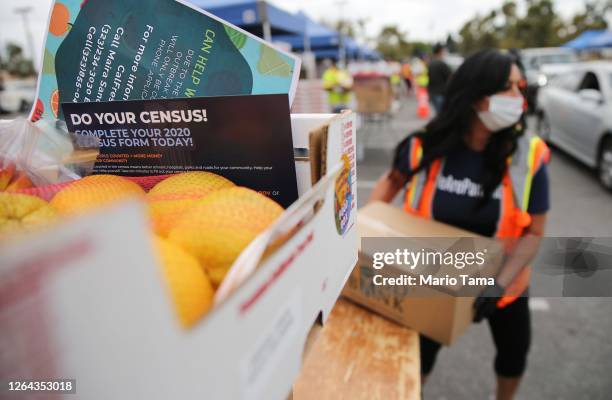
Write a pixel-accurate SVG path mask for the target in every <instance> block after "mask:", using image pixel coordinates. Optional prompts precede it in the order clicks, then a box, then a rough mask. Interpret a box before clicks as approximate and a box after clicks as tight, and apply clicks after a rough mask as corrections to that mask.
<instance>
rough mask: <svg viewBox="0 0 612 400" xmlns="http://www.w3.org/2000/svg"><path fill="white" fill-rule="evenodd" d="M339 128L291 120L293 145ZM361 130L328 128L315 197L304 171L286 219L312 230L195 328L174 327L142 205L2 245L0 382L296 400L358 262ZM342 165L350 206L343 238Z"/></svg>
mask: <svg viewBox="0 0 612 400" xmlns="http://www.w3.org/2000/svg"><path fill="white" fill-rule="evenodd" d="M329 118H330V116H329V115H294V116H292V121H293V135H294V142H295V143H296V146H300V147H307V146H308V140H307V139H306V138H307V137H308V132H309V131H310V130H311V129H313V128H316V127H317V126H319V125H322V124H323V123H325V122H326V121H327V120H329ZM354 126H355V121H354V116H353V115H351V114H345V115H342V116H340V117H336V118H334V119H333V120H332V121H331V123H330V127H329V130H328V143H327V149H328V155H327V163H328V166H327V171H329V173H328V174H327V175H326V176H325V177H323V179H322V180H321V181H319V183H318V184H317V185H316V186H315V187H313V188H310V184H309V183H308V182H309V181H310V174H309V173H308V174H307V173H306V172H305V170H304V168H303V165H300V166H299V167H298V180H299V183H300V184H299V186H300V199H299V200H298V201H297V202H296V204H294V206H292V207H291V208H290V209H289V210H288V211H287V212H286V214H293V215H294V216H299V217H300V218H306V219H303V220H302V226H301V227H300V229H299V230H298V231H297V233H295V234H294V236H293V237H291V239H289V240H288V241H287V242H286V243H284V244H283V245H282V247H280V248H279V249H278V250H277V251H276V252H275V253H273V254H272V255H271V256H269V257H268V258H267V259H265V261H264V262H263V263H261V265H260V266H259V267H258V269H257V270H256V271H255V272H254V273H253V274H252V275H250V276H249V277H248V278H247V279H246V281H244V282H243V283H242V285H241V286H239V287H238V289H237V290H236V291H234V292H233V293H231V294H230V295H229V297H228V298H227V299H225V300H224V301H223V302H221V303H220V304H219V305H218V306H217V307H215V309H214V310H212V311H211V312H210V313H209V314H208V315H207V316H206V318H205V319H204V320H202V321H201V322H200V323H199V324H197V325H196V326H195V327H194V328H193V329H190V330H183V329H182V328H181V327H180V325H179V324H178V323H177V321H176V317H175V314H174V311H173V308H172V304H171V303H170V302H171V299H170V297H169V296H168V295H167V293H166V290H167V289H166V287H165V284H164V282H163V281H162V278H161V274H160V272H159V267H158V266H157V265H156V261H155V258H154V253H153V249H152V244H151V242H150V240H149V238H148V234H149V229H148V227H147V220H146V215H145V214H146V213H145V210H144V208H143V206H142V205H141V204H137V203H126V204H123V205H121V206H117V207H114V208H112V209H107V210H103V211H101V212H100V213H98V214H95V215H90V216H87V217H82V218H78V219H75V220H72V221H68V222H65V223H62V224H61V225H59V226H56V227H54V228H53V230H52V231H49V232H40V233H37V234H32V235H29V236H27V238H22V239H19V238H16V239H15V240H11V241H9V242H4V243H2V244H0V325H1V326H2V334H1V335H0V363H1V364H0V381H2V380H3V379H27V378H31V379H35V378H49V377H55V378H72V379H76V395H67V396H66V398H70V399H73V398H74V399H87V400H92V399H100V400H107V399H128V398H129V399H150V400H155V399H160V400H162V399H163V400H167V399H181V400H189V399H206V400H209V399H220V400H230V399H265V400H274V399H279V400H280V399H285V398H287V396H288V394H289V393H290V390H291V385H292V382H293V380H294V379H295V377H296V376H297V374H298V373H299V370H300V368H301V361H302V351H303V346H304V342H305V339H306V336H307V334H308V332H309V330H310V328H311V326H312V325H313V323H315V322H316V321H317V319H319V318H320V320H321V321H325V319H326V318H327V316H328V314H329V313H330V311H331V309H332V307H333V305H334V303H335V301H336V299H337V298H338V296H339V294H340V291H341V290H342V287H343V286H344V283H345V282H346V280H347V278H348V276H349V274H350V272H351V270H352V268H353V266H354V265H355V263H356V261H357V233H356V229H355V227H354V226H353V224H354V221H355V213H356V210H357V206H356V204H355V197H354V194H355V193H356V187H355V184H356V177H355V159H354V143H355V129H354ZM343 153H346V154H347V155H348V158H349V159H350V160H351V174H350V175H349V182H350V184H351V186H352V193H353V198H352V202H351V204H350V205H349V208H348V212H347V215H346V217H348V218H346V219H345V224H344V227H345V232H344V233H343V234H341V233H339V229H338V228H337V224H336V216H335V210H336V209H335V203H336V199H335V183H336V182H335V181H336V176H337V175H338V164H339V160H340V158H341V156H342V154H343ZM321 199H324V202H323V205H322V207H320V208H319V209H318V211H317V212H316V213H313V212H312V210H313V206H314V203H315V202H316V201H318V200H321ZM289 217H291V215H289ZM281 218H283V217H281ZM285 220H286V221H285V222H295V219H294V220H293V221H292V218H285ZM281 225H282V224H281ZM277 228H278V227H277ZM19 398H23V397H19Z"/></svg>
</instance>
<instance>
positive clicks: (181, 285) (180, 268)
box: [154, 237, 214, 328]
mask: <svg viewBox="0 0 612 400" xmlns="http://www.w3.org/2000/svg"><path fill="white" fill-rule="evenodd" d="M154 240H155V247H156V249H157V251H158V255H159V259H160V264H161V267H162V273H163V276H164V278H165V280H166V283H167V285H168V289H169V291H170V294H171V296H172V300H173V302H174V308H175V310H176V313H177V316H178V319H179V321H180V323H181V325H182V326H183V327H185V328H189V327H191V326H193V325H194V324H195V323H196V322H198V321H199V320H200V319H201V318H202V317H203V316H204V315H205V314H206V312H207V311H208V310H209V309H210V307H211V306H212V302H213V296H214V290H213V288H212V285H211V284H210V281H209V278H208V276H206V273H205V272H204V269H202V267H201V266H200V264H199V263H198V261H197V260H196V259H195V258H194V257H193V256H192V255H190V254H189V253H187V252H186V251H185V250H183V249H182V248H180V247H179V246H177V245H175V244H173V243H170V242H169V241H167V240H165V239H163V238H160V237H156V238H155V239H154Z"/></svg>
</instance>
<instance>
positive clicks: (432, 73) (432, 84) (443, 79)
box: [427, 60, 452, 96]
mask: <svg viewBox="0 0 612 400" xmlns="http://www.w3.org/2000/svg"><path fill="white" fill-rule="evenodd" d="M427 72H428V74H429V84H428V85H427V91H428V92H429V94H430V95H434V96H435V95H443V94H444V92H445V91H446V84H447V83H448V80H449V79H450V76H451V75H452V71H451V69H450V67H449V66H448V64H446V63H445V62H444V61H442V60H433V61H432V62H431V63H429V66H428V67H427Z"/></svg>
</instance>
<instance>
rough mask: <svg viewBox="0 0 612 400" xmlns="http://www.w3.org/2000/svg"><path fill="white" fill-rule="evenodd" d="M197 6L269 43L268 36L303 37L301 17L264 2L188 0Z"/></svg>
mask: <svg viewBox="0 0 612 400" xmlns="http://www.w3.org/2000/svg"><path fill="white" fill-rule="evenodd" d="M192 3H193V4H194V5H195V6H196V7H200V8H202V9H203V10H206V11H208V12H209V13H211V14H213V15H216V16H217V17H219V18H221V19H223V20H226V21H228V22H229V23H231V24H234V25H236V26H239V27H240V28H242V29H244V30H246V31H247V32H250V33H252V34H254V35H256V36H259V37H262V38H264V39H266V40H270V39H271V38H272V35H298V36H300V35H304V34H305V32H306V23H305V22H304V20H303V19H302V18H299V17H298V16H296V15H294V14H291V13H289V12H287V11H284V10H282V9H280V8H278V7H276V6H274V5H272V4H270V3H268V2H267V1H265V0H192Z"/></svg>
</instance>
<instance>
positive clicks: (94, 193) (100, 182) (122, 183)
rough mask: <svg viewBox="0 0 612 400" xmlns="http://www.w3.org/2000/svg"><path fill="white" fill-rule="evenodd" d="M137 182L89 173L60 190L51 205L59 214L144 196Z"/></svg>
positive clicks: (81, 211) (79, 211) (78, 211)
mask: <svg viewBox="0 0 612 400" xmlns="http://www.w3.org/2000/svg"><path fill="white" fill-rule="evenodd" d="M144 195H145V193H144V190H142V188H141V187H140V186H138V184H136V183H134V182H132V181H130V180H128V179H125V178H122V177H120V176H114V175H91V176H88V177H86V178H83V179H79V180H78V181H74V182H73V183H71V184H70V185H68V186H67V187H65V188H64V189H62V190H60V191H59V192H58V193H57V194H56V195H55V196H54V197H53V199H52V200H51V203H50V204H51V206H52V207H53V208H55V209H56V210H57V211H58V212H59V213H60V214H64V215H66V214H80V213H83V212H87V211H89V210H91V209H93V208H96V207H100V206H103V205H107V204H109V203H113V202H116V201H120V200H124V199H128V198H137V197H144Z"/></svg>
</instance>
